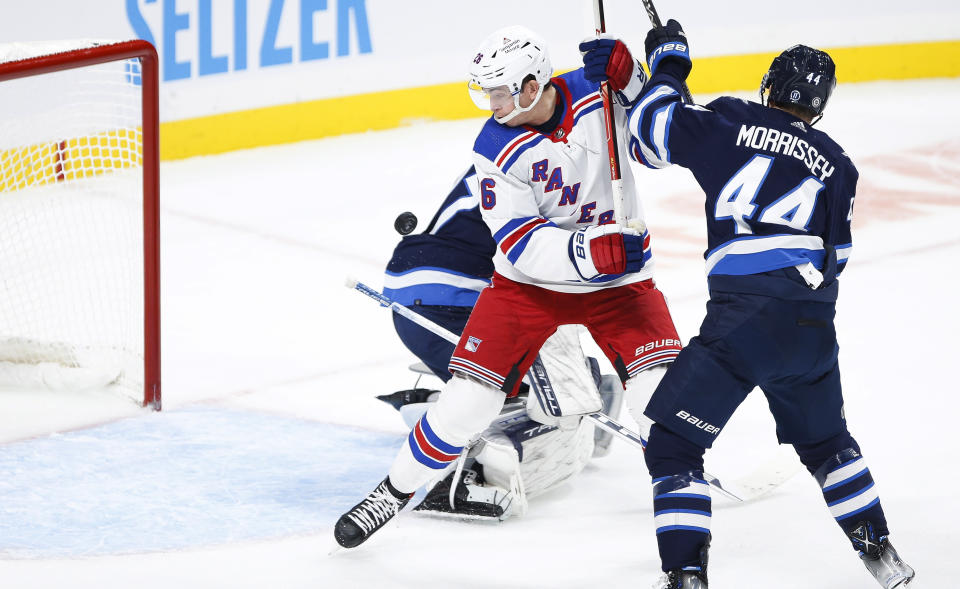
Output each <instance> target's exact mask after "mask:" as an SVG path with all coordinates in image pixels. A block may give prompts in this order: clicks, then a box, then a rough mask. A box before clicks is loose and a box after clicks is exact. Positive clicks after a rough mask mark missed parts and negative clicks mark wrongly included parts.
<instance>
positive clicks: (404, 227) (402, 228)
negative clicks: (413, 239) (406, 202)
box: [393, 211, 417, 235]
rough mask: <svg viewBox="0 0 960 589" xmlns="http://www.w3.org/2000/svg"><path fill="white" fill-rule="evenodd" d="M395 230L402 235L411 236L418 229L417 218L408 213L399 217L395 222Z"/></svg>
mask: <svg viewBox="0 0 960 589" xmlns="http://www.w3.org/2000/svg"><path fill="white" fill-rule="evenodd" d="M393 228H394V229H396V230H397V233H399V234H400V235H409V234H410V233H412V232H413V230H414V229H416V228H417V216H416V215H414V214H413V213H411V212H410V211H406V212H403V213H400V214H399V215H397V220H396V221H394V222H393Z"/></svg>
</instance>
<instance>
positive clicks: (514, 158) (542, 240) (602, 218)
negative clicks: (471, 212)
mask: <svg viewBox="0 0 960 589" xmlns="http://www.w3.org/2000/svg"><path fill="white" fill-rule="evenodd" d="M552 82H553V86H554V88H556V91H557V99H558V100H560V101H562V102H563V104H564V107H565V111H564V113H563V120H562V122H561V124H560V125H559V126H558V127H557V129H556V130H555V131H554V132H553V134H551V135H545V134H543V133H540V132H538V131H535V130H533V129H532V128H530V127H516V128H514V127H508V126H506V125H501V124H499V123H497V122H496V121H494V120H493V118H492V117H491V118H490V120H488V121H487V123H486V124H485V125H484V127H483V129H482V130H481V131H480V135H479V136H478V137H477V140H476V142H475V144H474V155H473V159H474V165H475V166H476V168H477V178H478V180H479V185H480V188H479V189H480V211H481V214H482V216H483V219H484V221H485V222H486V223H487V225H488V226H489V227H490V232H491V233H492V234H493V237H494V241H496V243H497V250H496V254H495V255H494V258H493V262H494V267H495V269H496V271H497V272H498V273H499V274H501V275H503V276H504V277H506V278H509V279H510V280H513V281H516V282H522V283H525V284H533V285H536V286H540V287H543V288H547V289H550V290H555V291H561V292H589V291H593V290H596V289H599V288H610V287H614V286H622V285H625V284H630V283H633V282H638V281H641V280H648V279H650V278H651V277H652V276H653V261H652V259H650V258H649V255H650V252H649V251H646V252H645V253H646V256H647V258H648V259H647V261H646V262H645V264H644V267H643V269H642V270H641V271H640V272H637V273H632V274H626V275H621V276H619V277H617V278H613V279H611V278H610V277H609V276H605V275H601V276H600V277H599V278H596V279H594V280H592V281H590V282H585V281H584V280H583V278H581V276H580V274H579V273H578V272H577V268H576V266H575V264H574V261H573V257H572V253H571V251H570V250H571V247H570V237H571V235H572V234H573V232H575V231H577V230H578V229H580V228H582V227H586V226H589V225H601V224H605V223H611V222H613V188H612V185H611V182H610V164H609V159H608V157H607V140H606V124H605V120H604V114H603V100H602V98H601V96H600V89H599V84H596V83H593V82H590V81H588V80H586V79H585V78H584V77H583V70H582V69H578V70H574V71H572V72H569V73H567V74H564V75H562V76H559V77H556V78H553V80H552ZM614 112H615V117H616V123H617V125H616V127H617V131H618V148H619V151H620V161H621V162H622V164H623V165H622V168H621V173H622V178H623V189H624V195H625V198H624V200H625V203H624V211H623V213H624V216H625V217H626V218H627V219H630V220H633V219H639V220H643V212H642V208H641V206H640V203H639V202H638V200H637V197H636V194H637V188H636V182H635V181H634V178H633V174H632V172H631V170H630V166H629V165H628V161H629V160H628V156H627V151H626V146H627V145H629V132H628V130H627V115H626V113H625V112H624V110H623V109H622V108H621V107H619V106H616V107H614ZM645 250H649V240H647V242H646V244H645Z"/></svg>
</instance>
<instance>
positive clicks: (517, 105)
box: [493, 85, 543, 125]
mask: <svg viewBox="0 0 960 589" xmlns="http://www.w3.org/2000/svg"><path fill="white" fill-rule="evenodd" d="M541 96H543V85H541V86H540V87H539V88H537V95H536V96H534V97H533V102H531V103H530V106H528V107H526V108H524V107H522V106H520V92H517V94H516V96H514V97H513V105H514V108H513V110H511V111H510V112H509V113H508V114H507V116H505V117H496V116H494V117H493V120H495V121H497V122H498V123H500V124H501V125H503V124H505V123H506V122H507V121H510V120H512V119H513V118H514V117H515V116H517V115H518V114H520V113H524V112H528V111H529V110H530V109H532V108H533V107H535V106H537V103H538V102H540V97H541Z"/></svg>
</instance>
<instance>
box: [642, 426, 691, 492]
mask: <svg viewBox="0 0 960 589" xmlns="http://www.w3.org/2000/svg"><path fill="white" fill-rule="evenodd" d="M704 452H706V448H704V447H703V446H698V445H697V444H694V443H693V442H691V441H689V440H687V439H686V438H683V437H681V436H678V435H677V434H675V433H673V432H671V431H670V430H668V429H667V428H665V427H663V426H662V425H660V424H659V423H654V424H653V427H652V428H651V429H650V440H649V441H648V442H647V449H646V452H644V460H646V463H647V470H649V471H650V476H651V477H653V478H655V479H656V478H660V477H665V476H673V475H675V474H678V473H684V472H690V471H703V454H704Z"/></svg>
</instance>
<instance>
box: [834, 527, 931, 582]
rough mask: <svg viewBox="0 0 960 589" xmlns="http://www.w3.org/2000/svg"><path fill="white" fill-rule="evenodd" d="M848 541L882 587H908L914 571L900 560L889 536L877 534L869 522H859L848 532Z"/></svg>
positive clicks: (914, 574)
mask: <svg viewBox="0 0 960 589" xmlns="http://www.w3.org/2000/svg"><path fill="white" fill-rule="evenodd" d="M850 541H851V542H853V547H854V548H856V550H857V551H858V552H859V553H860V560H862V561H863V565H864V566H865V567H867V570H868V571H870V574H871V575H873V578H874V579H876V580H877V582H878V583H880V585H881V586H883V589H894V588H895V587H896V588H900V589H908V588H909V587H912V586H913V585H912V583H913V578H914V577H915V576H916V573H915V572H914V570H913V567H911V566H910V565H908V564H907V563H905V562H903V561H902V560H900V555H899V554H897V551H896V550H895V549H894V548H893V544H891V543H890V540H889V538H887V537H886V536H878V535H877V533H876V531H875V530H874V528H873V524H871V523H870V522H866V521H864V522H860V523H859V524H857V527H856V528H854V530H853V531H852V532H850Z"/></svg>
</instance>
